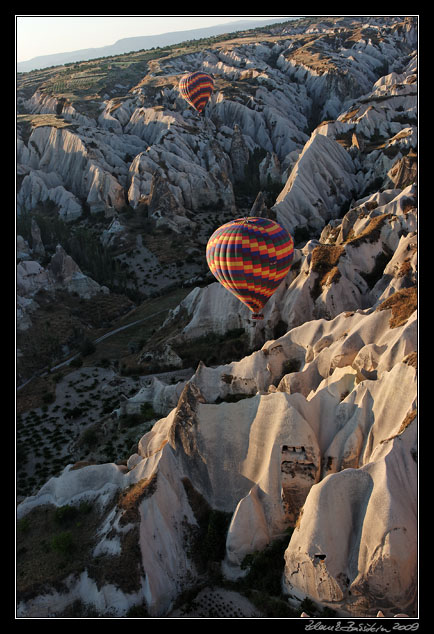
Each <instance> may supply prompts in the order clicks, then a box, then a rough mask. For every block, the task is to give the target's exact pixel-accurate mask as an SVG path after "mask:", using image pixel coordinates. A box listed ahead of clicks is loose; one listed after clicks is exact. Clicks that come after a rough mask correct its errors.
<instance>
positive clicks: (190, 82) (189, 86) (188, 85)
mask: <svg viewBox="0 0 434 634" xmlns="http://www.w3.org/2000/svg"><path fill="white" fill-rule="evenodd" d="M213 90H214V79H213V78H212V77H211V75H208V74H207V73H202V72H201V71H196V72H194V73H188V74H187V75H184V76H183V77H181V80H180V82H179V92H180V93H181V95H182V96H183V97H184V99H185V100H186V101H187V102H188V103H189V104H190V105H191V106H193V108H195V110H197V111H198V112H199V113H201V112H202V110H203V109H204V108H205V106H206V104H207V103H208V100H209V98H210V97H211V94H212V91H213Z"/></svg>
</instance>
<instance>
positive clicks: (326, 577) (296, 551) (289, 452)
mask: <svg viewBox="0 0 434 634" xmlns="http://www.w3.org/2000/svg"><path fill="white" fill-rule="evenodd" d="M302 24H303V25H304V26H303V27H302V26H300V25H297V22H294V23H291V25H289V26H281V27H273V33H272V34H267V35H266V37H257V38H256V41H252V38H248V39H247V38H246V39H245V41H243V40H239V41H236V42H235V43H230V42H222V43H219V44H218V45H215V46H212V47H210V48H207V49H203V50H200V51H198V52H195V53H191V54H189V55H188V56H186V55H184V56H176V55H174V56H168V57H167V58H161V59H159V60H158V64H157V63H155V64H154V65H153V66H152V71H153V72H152V73H151V72H149V73H148V74H147V75H145V76H144V77H143V79H142V81H141V82H138V83H137V85H135V86H133V87H132V89H131V90H130V91H129V92H128V94H126V95H125V96H124V98H122V99H121V100H116V99H114V98H111V99H110V98H108V99H106V100H105V102H104V104H102V107H101V111H100V114H99V116H98V118H97V119H96V118H95V119H89V118H87V119H86V120H84V118H83V115H81V114H80V115H79V114H78V113H77V112H76V111H74V108H73V107H72V106H68V107H66V106H65V105H64V104H63V105H62V110H61V112H62V116H63V117H64V119H65V120H66V121H68V122H70V123H71V125H72V129H69V128H67V129H56V128H54V127H42V128H37V127H36V128H35V129H34V130H33V131H32V132H31V134H30V136H29V137H28V139H27V141H25V139H22V140H20V142H19V157H20V165H21V168H20V169H21V170H22V174H23V175H24V178H23V179H22V181H21V190H20V192H19V195H18V196H19V198H18V200H19V204H22V205H23V208H24V206H26V208H29V207H30V208H31V207H32V205H36V204H38V203H40V202H41V201H43V200H46V199H47V198H49V199H50V200H54V190H55V189H56V188H59V187H60V190H58V191H59V192H60V193H61V194H62V201H64V202H63V203H62V204H60V202H59V203H58V204H59V214H61V215H63V216H64V217H65V218H66V219H68V212H67V211H66V210H67V209H68V208H69V209H72V207H68V204H72V203H74V204H75V205H78V206H79V205H80V204H82V203H80V201H87V204H88V205H89V207H90V211H91V212H96V211H98V210H104V213H105V214H106V215H107V216H108V217H110V216H112V215H113V214H114V213H116V210H118V209H119V208H120V207H121V206H122V205H123V204H125V203H126V202H128V203H129V204H130V205H131V207H132V209H135V210H136V211H137V213H138V210H139V209H141V205H146V209H147V213H148V214H149V218H150V219H152V220H153V222H156V223H157V224H158V226H159V227H170V228H171V229H172V231H173V232H174V233H181V234H182V232H183V231H184V230H185V229H187V230H188V231H192V232H194V231H197V232H198V233H199V227H200V222H199V218H200V217H201V216H200V214H201V213H202V212H203V209H204V206H205V205H207V204H208V205H211V206H213V207H214V208H217V207H219V206H221V207H222V208H224V209H225V210H229V209H230V210H235V211H238V210H237V209H235V206H236V203H237V196H236V193H237V185H236V184H237V182H239V180H240V178H241V175H242V171H243V170H242V169H241V167H248V166H249V159H251V158H252V156H253V154H254V150H255V148H261V149H262V151H263V154H262V158H261V162H260V164H261V165H262V166H263V168H264V171H266V172H267V173H269V174H272V179H273V181H274V182H276V181H278V182H280V193H279V195H278V197H277V199H276V201H275V204H274V205H273V207H272V209H269V208H267V206H266V205H265V203H264V201H263V199H262V202H261V201H260V200H259V199H258V200H257V205H258V206H259V204H261V209H262V210H263V213H271V214H274V215H275V216H276V217H277V220H278V221H279V222H281V223H282V224H283V225H284V226H285V227H287V228H288V230H289V231H291V233H293V235H294V236H295V237H296V247H297V248H296V249H295V256H294V263H293V266H292V269H291V271H290V272H289V273H288V275H287V277H286V278H285V279H284V280H283V281H282V284H281V285H280V287H279V288H278V290H277V292H276V293H275V294H274V296H273V297H272V299H271V300H270V301H269V302H268V304H267V305H266V307H265V309H264V320H263V322H258V323H252V322H251V321H249V314H248V310H247V309H244V307H243V306H240V304H239V302H238V301H237V300H236V299H235V298H234V297H233V296H232V295H231V294H230V293H228V292H227V291H226V290H225V289H224V288H223V287H221V286H220V285H219V284H217V283H210V284H208V285H207V286H204V287H202V288H201V287H196V288H194V289H193V290H192V291H191V293H189V295H188V296H187V297H186V298H185V299H184V300H183V301H182V302H181V303H180V304H179V306H177V308H175V309H174V310H173V311H171V313H170V314H169V316H168V318H167V319H166V321H165V323H164V324H163V326H162V328H161V329H160V330H159V331H157V333H156V336H155V340H156V341H159V342H160V343H161V341H164V346H165V352H166V353H167V355H169V356H170V355H172V356H171V358H175V357H176V354H175V351H178V352H179V350H180V346H181V347H182V346H187V347H188V346H189V347H190V348H193V347H194V346H195V342H196V341H197V339H198V338H199V337H201V336H203V335H205V334H209V335H211V334H214V335H216V334H219V335H221V336H222V337H223V336H224V335H225V334H226V333H228V331H234V330H235V329H244V331H245V333H246V337H247V340H248V342H249V346H250V350H251V352H250V353H248V354H246V355H244V356H242V358H239V359H238V360H231V361H229V362H227V363H224V364H221V363H216V364H209V366H207V365H206V364H205V363H200V364H199V365H198V367H197V368H196V370H195V372H194V374H193V376H192V377H191V378H190V379H189V380H188V381H183V382H182V383H178V384H176V385H162V383H161V381H160V380H157V379H154V380H152V381H150V382H149V383H148V384H147V386H146V389H142V390H141V391H140V392H138V393H137V394H136V395H135V396H134V397H132V398H130V399H129V400H127V401H126V402H125V403H124V404H123V408H124V410H125V411H127V410H128V407H130V410H131V411H136V412H137V411H139V408H140V404H141V403H151V404H152V405H153V406H154V407H155V409H156V410H157V411H159V412H162V413H163V417H162V418H161V419H160V420H158V421H157V422H156V423H155V424H154V425H153V427H152V429H151V430H150V431H148V432H147V433H146V434H144V435H143V436H142V437H141V439H140V440H139V442H138V444H137V450H136V451H135V452H134V453H132V454H131V455H130V456H129V459H128V461H127V463H126V465H116V464H114V463H112V464H95V465H86V466H82V465H72V464H69V465H68V466H66V467H65V468H64V470H63V472H62V473H61V474H60V475H59V476H58V477H53V478H51V479H50V480H48V481H47V482H46V484H44V486H43V487H42V488H41V489H40V490H39V491H37V492H35V494H34V495H31V496H29V497H27V498H26V499H25V500H23V501H22V502H21V503H20V504H19V506H18V518H19V520H24V519H25V518H32V517H36V514H37V513H38V512H39V511H40V510H41V509H45V508H52V507H56V508H58V507H62V506H65V505H72V506H74V505H75V506H78V505H79V504H80V503H83V502H85V501H87V502H90V503H91V504H92V506H93V508H94V509H95V514H97V519H96V520H95V518H94V516H93V515H92V518H93V519H92V521H95V522H96V524H95V526H96V528H95V530H94V540H93V541H92V543H91V546H90V547H89V548H90V549H89V553H88V561H87V562H86V563H84V564H83V565H82V566H81V567H79V568H77V569H76V570H75V571H74V574H72V573H71V574H70V575H69V576H66V577H65V578H62V588H61V589H59V587H57V588H56V589H55V584H54V583H53V584H52V585H51V586H50V584H48V586H47V585H45V586H43V585H41V584H40V585H39V586H37V588H36V589H35V588H34V587H32V588H30V589H29V588H26V590H25V591H22V592H21V594H20V597H19V614H20V616H26V617H35V616H50V615H53V614H55V613H62V611H63V610H65V609H66V607H67V606H68V605H70V604H72V603H73V602H74V601H77V600H80V601H81V602H83V603H88V604H89V605H92V606H94V607H95V609H97V610H99V611H100V613H103V614H108V613H109V612H110V610H112V611H114V613H115V614H116V615H118V616H125V615H126V614H127V613H128V610H129V609H130V608H131V607H132V606H137V605H144V606H145V608H146V610H147V612H148V614H150V615H151V616H157V617H162V616H166V615H168V614H170V611H171V609H172V608H173V606H174V604H175V602H176V600H177V598H178V597H179V595H180V594H181V593H182V592H183V591H184V590H185V589H186V588H191V587H194V586H195V584H196V583H198V581H199V580H200V579H201V571H200V568H199V567H198V566H197V562H196V560H195V558H194V556H193V554H192V553H193V552H194V547H195V539H196V538H197V535H198V531H199V527H200V522H201V517H202V514H203V509H204V508H205V507H207V508H211V509H214V510H215V511H218V512H221V513H227V514H229V515H230V518H231V519H230V523H229V528H228V531H227V536H226V542H225V553H224V556H223V559H222V561H221V571H222V573H223V575H224V576H225V577H227V578H228V579H231V580H237V579H240V578H242V577H243V575H244V574H245V570H244V567H243V560H245V556H246V555H251V554H252V553H254V552H256V551H260V550H263V549H264V548H265V547H266V546H267V545H269V544H270V543H272V542H273V540H275V539H276V538H279V537H281V536H282V535H283V534H285V531H286V530H288V528H289V529H291V530H293V533H292V537H291V539H290V541H289V543H288V546H287V548H286V551H285V555H284V568H283V572H282V576H281V584H282V588H283V591H284V594H285V597H286V600H287V601H289V602H290V603H291V604H294V603H295V604H296V605H297V601H298V602H300V601H301V600H302V599H303V598H305V597H308V598H310V599H311V600H313V601H315V602H317V604H318V605H320V606H322V607H325V606H326V607H329V608H332V609H334V610H336V611H337V613H338V614H340V615H344V616H345V615H351V616H353V617H354V616H363V617H368V616H375V615H376V614H377V612H378V610H382V611H383V612H384V613H385V614H386V615H394V614H396V613H400V612H406V613H407V614H409V615H411V616H414V615H415V614H416V611H417V547H416V544H417V476H418V469H417V450H418V441H417V334H418V331H417V207H418V195H417V182H416V166H417V160H416V157H417V113H416V106H417V93H416V90H417V58H416V47H417V40H416V35H417V30H416V25H415V24H414V20H413V19H412V18H392V17H388V18H384V19H382V18H357V19H352V18H350V17H346V18H339V19H336V20H332V19H329V20H317V21H315V22H314V23H309V24H308V25H305V24H304V23H302ZM276 29H277V31H276ZM253 39H254V38H253ZM197 67H200V68H202V69H203V70H206V71H207V72H212V73H213V74H214V76H215V78H216V90H215V93H214V95H213V97H212V100H211V102H210V104H209V106H208V115H207V117H206V118H205V119H199V118H198V117H197V116H195V114H194V113H192V112H191V111H189V110H188V109H187V108H186V105H185V103H184V102H183V101H182V100H181V99H180V97H179V95H178V94H177V92H176V80H177V77H178V75H179V74H180V73H181V72H183V71H185V70H189V69H193V68H197ZM150 70H151V69H150ZM62 103H63V102H62ZM25 106H26V108H28V109H29V110H31V112H33V113H34V114H35V113H41V114H42V113H43V112H48V113H53V112H58V111H59V110H60V107H61V106H60V105H59V101H58V100H55V99H54V100H53V99H48V98H47V97H46V96H45V97H44V96H43V93H42V92H37V93H35V94H34V95H33V97H32V98H31V99H28V100H27V101H26V102H25ZM127 154H128V159H129V160H127V157H126V155H127ZM263 182H264V179H263ZM59 201H60V198H59ZM77 201H78V202H77ZM62 205H63V206H62ZM62 210H63V211H62ZM75 210H77V207H75ZM71 213H76V212H71ZM38 244H39V241H38V240H37V239H36V238H35V240H34V243H33V248H35V245H38ZM27 247H28V245H27ZM20 253H23V254H24V255H25V254H26V253H27V259H26V257H24V256H23V258H22V261H21V263H20V265H19V266H20V267H21V268H22V269H26V267H27V269H28V268H29V267H30V268H31V267H33V268H32V271H33V269H34V271H33V272H34V275H35V276H36V277H33V278H32V280H33V281H32V284H36V283H41V284H42V283H43V284H46V283H47V280H48V277H50V279H56V280H57V281H59V279H60V277H62V276H63V277H62V279H64V280H66V279H67V277H68V275H69V277H74V271H76V269H74V267H72V269H71V268H70V267H68V265H67V261H66V260H67V259H65V255H66V254H65V255H62V253H61V252H60V250H59V253H58V254H57V255H56V256H55V257H54V259H52V262H51V265H50V268H49V273H47V271H46V270H45V269H42V270H41V268H38V266H39V265H38V263H37V261H36V260H29V259H28V258H29V257H31V256H32V254H31V253H30V252H29V249H28V248H26V244H25V243H24V241H22V240H21V241H20ZM61 256H62V257H61ZM27 269H26V271H27ZM36 269H37V270H36ZM67 271H69V273H68V275H67ZM29 275H30V273H29V271H27V272H26V275H24V272H23V274H22V276H21V277H20V279H22V280H25V285H24V286H25V288H24V286H23V292H22V295H23V297H24V298H26V297H30V296H31V290H32V289H31V288H30V286H31V284H30V281H29V280H30V278H29ZM41 276H42V277H43V278H44V279H43V280H42V281H38V280H40V278H41ZM41 279H42V278H41ZM22 284H24V281H23V283H22ZM32 288H33V287H32ZM168 333H170V334H168ZM157 351H158V350H157V348H152V347H151V348H149V349H148V350H146V349H145V350H142V351H140V355H139V356H141V357H142V358H143V357H144V356H146V354H156V353H157ZM169 353H170V354H169ZM178 359H179V357H178ZM96 509H98V513H96ZM89 521H90V520H89ZM113 557H115V558H116V557H118V558H119V557H120V558H121V559H122V558H123V560H124V561H128V562H130V571H134V575H133V577H134V579H132V578H131V575H130V578H129V583H128V584H126V583H125V581H124V578H123V577H122V574H121V568H119V571H118V572H117V573H116V574H114V573H113V575H112V576H110V575H109V574H108V573H107V571H106V569H105V568H104V565H105V564H104V561H106V562H107V565H108V564H109V563H110V562H112V563H113V561H114V559H113ZM121 559H119V561H120V560H121ZM116 561H118V559H116ZM89 562H90V563H89ZM101 562H103V563H102V564H101ZM98 566H99V567H98ZM101 566H102V567H101ZM107 569H108V568H107ZM131 574H132V573H131Z"/></svg>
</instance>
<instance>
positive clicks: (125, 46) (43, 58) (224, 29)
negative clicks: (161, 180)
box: [17, 16, 299, 73]
mask: <svg viewBox="0 0 434 634" xmlns="http://www.w3.org/2000/svg"><path fill="white" fill-rule="evenodd" d="M297 17H299V16H297ZM291 19H296V18H295V17H294V18H291V17H289V16H282V17H279V18H276V19H275V20H238V21H235V22H228V23H227V24H217V25H215V26H209V27H205V28H203V29H191V30H188V31H173V32H170V33H161V34H160V35H143V36H138V37H125V38H122V39H121V40H118V41H117V42H115V43H114V44H110V45H109V46H101V47H98V48H82V49H79V50H77V51H68V52H66V53H55V54H53V55H40V56H38V57H33V58H32V59H30V60H28V61H25V62H18V63H17V71H18V72H21V73H26V72H28V71H31V70H35V69H41V68H47V67H48V66H59V65H61V64H69V63H72V62H82V61H85V60H89V59H95V58H97V57H108V56H111V55H120V54H122V53H129V52H131V51H140V50H142V49H150V48H155V47H163V46H170V45H172V44H179V43H180V42H184V41H186V40H197V39H201V38H204V37H212V36H213V35H221V34H222V33H231V32H234V31H243V30H245V29H253V28H256V27H261V26H266V25H268V24H276V23H278V22H284V21H287V20H291Z"/></svg>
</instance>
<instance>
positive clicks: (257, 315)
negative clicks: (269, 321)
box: [252, 313, 264, 320]
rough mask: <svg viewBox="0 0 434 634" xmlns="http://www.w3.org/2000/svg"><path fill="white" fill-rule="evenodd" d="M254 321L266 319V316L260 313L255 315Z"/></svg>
mask: <svg viewBox="0 0 434 634" xmlns="http://www.w3.org/2000/svg"><path fill="white" fill-rule="evenodd" d="M252 319H256V320H259V319H264V315H261V314H259V313H253V315H252Z"/></svg>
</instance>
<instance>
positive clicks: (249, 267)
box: [206, 216, 294, 319]
mask: <svg viewBox="0 0 434 634" xmlns="http://www.w3.org/2000/svg"><path fill="white" fill-rule="evenodd" d="M293 257H294V241H293V239H292V237H291V236H290V234H289V233H288V232H287V231H286V230H285V229H283V227H281V226H280V225H279V224H278V223H277V222H275V221H274V220H270V219H268V218H258V217H253V216H251V217H247V218H237V219H236V220H232V221H231V222H228V223H226V224H224V225H222V226H221V227H219V228H218V229H217V230H216V231H215V232H214V233H213V234H212V236H211V237H210V239H209V240H208V244H207V247H206V260H207V263H208V266H209V268H210V270H211V272H212V274H213V275H214V276H215V277H216V279H217V280H218V281H219V282H220V284H222V285H223V286H224V287H225V288H226V289H227V290H228V291H230V292H231V293H233V294H234V295H235V297H237V298H238V299H239V300H240V301H241V302H243V304H245V305H246V306H248V308H249V309H250V310H251V311H252V313H253V315H252V318H253V319H263V315H262V314H260V313H261V311H262V309H263V307H264V306H265V304H266V303H267V302H268V300H269V299H270V297H271V296H272V295H273V293H274V292H275V291H276V290H277V287H278V286H279V285H280V283H281V281H282V280H283V278H284V277H285V276H286V274H287V273H288V271H289V270H290V268H291V264H292V258H293Z"/></svg>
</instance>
